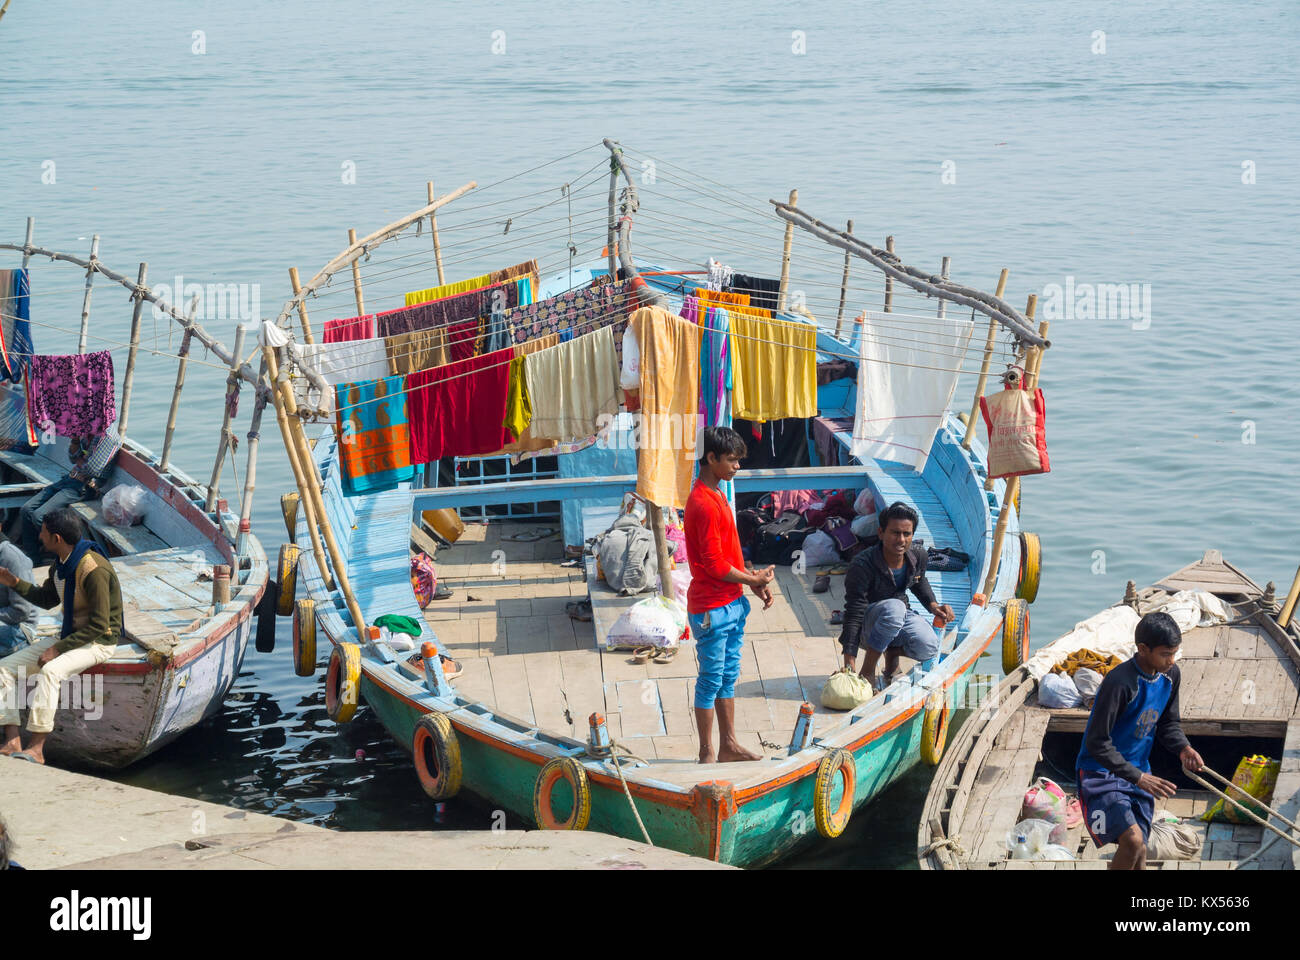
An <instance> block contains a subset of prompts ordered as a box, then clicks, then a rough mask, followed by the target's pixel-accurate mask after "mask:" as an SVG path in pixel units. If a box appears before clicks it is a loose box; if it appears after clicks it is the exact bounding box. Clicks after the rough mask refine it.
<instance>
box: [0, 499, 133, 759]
mask: <svg viewBox="0 0 1300 960" xmlns="http://www.w3.org/2000/svg"><path fill="white" fill-rule="evenodd" d="M80 536H81V519H80V518H79V517H78V516H77V515H76V514H75V513H73V512H72V510H70V509H68V508H64V509H62V510H55V511H54V512H53V513H51V514H49V515H48V516H46V518H45V522H44V523H43V524H42V525H41V546H42V547H44V548H45V549H46V550H48V551H50V553H52V554H54V556H55V557H56V558H58V563H57V564H55V565H53V566H51V567H50V572H49V576H48V577H47V579H46V581H45V583H44V584H43V585H42V586H39V587H37V586H35V585H33V584H31V583H28V582H27V581H26V580H19V579H18V577H16V576H14V574H13V572H12V571H10V570H6V569H4V568H0V584H3V585H4V586H6V587H9V588H11V589H13V590H16V591H17V592H18V593H19V594H20V595H21V596H23V597H25V598H26V599H28V600H30V601H32V602H33V603H35V604H36V605H37V606H40V607H44V608H45V609H47V610H48V609H50V608H51V607H53V606H54V605H55V604H61V605H62V608H63V628H62V629H61V630H60V631H59V636H58V637H46V638H45V639H43V640H38V641H36V642H35V643H33V644H31V645H30V646H28V647H26V648H25V649H22V650H19V651H18V652H17V653H13V654H10V655H9V656H7V657H5V658H4V659H3V660H0V726H3V727H4V742H3V743H0V754H12V755H13V756H15V757H18V758H20V759H23V760H30V761H32V762H33V763H44V762H45V753H44V749H45V739H46V737H47V736H48V735H49V733H50V731H51V730H53V729H54V711H55V709H56V708H57V707H58V705H59V686H60V684H62V683H63V681H65V680H67V679H68V678H69V677H74V676H76V675H77V674H79V673H81V672H82V671H83V670H88V669H89V668H91V667H93V666H96V665H98V664H101V663H103V662H104V661H105V660H108V659H109V658H110V657H112V656H113V651H114V650H115V649H116V648H117V644H118V642H119V640H120V639H121V637H122V627H123V624H122V591H121V589H120V587H119V586H118V583H117V574H116V573H114V572H113V565H112V564H111V563H109V562H108V558H107V557H105V556H104V555H103V554H102V553H100V552H99V547H98V546H96V545H95V544H94V543H93V542H92V541H90V540H81V539H78V538H79V537H80ZM32 671H35V672H36V689H35V691H34V692H33V694H32V701H31V709H30V710H29V711H28V717H27V729H28V731H29V732H30V733H31V735H32V736H31V740H30V741H29V742H28V744H27V749H26V750H25V751H24V750H23V749H22V741H21V740H20V739H19V732H18V707H19V691H18V686H19V685H20V684H23V685H24V689H26V688H25V684H26V680H27V675H28V673H30V672H32Z"/></svg>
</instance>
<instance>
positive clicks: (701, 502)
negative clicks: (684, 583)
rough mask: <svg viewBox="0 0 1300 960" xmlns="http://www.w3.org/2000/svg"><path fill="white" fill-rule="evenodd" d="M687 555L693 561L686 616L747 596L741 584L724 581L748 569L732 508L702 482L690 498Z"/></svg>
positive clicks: (688, 503)
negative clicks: (736, 571) (728, 576)
mask: <svg viewBox="0 0 1300 960" xmlns="http://www.w3.org/2000/svg"><path fill="white" fill-rule="evenodd" d="M684 523H685V526H686V552H687V554H688V555H689V556H690V558H691V585H690V588H689V589H688V590H687V591H686V612H687V613H703V612H704V611H705V610H716V609H717V608H718V607H725V606H726V605H727V604H729V603H732V602H733V601H735V600H739V599H740V597H741V595H742V594H743V593H744V592H745V590H744V588H743V587H742V586H741V585H740V584H738V583H728V582H727V581H726V580H723V579H722V578H723V577H724V576H725V575H726V574H728V573H730V572H731V569H732V567H735V568H736V569H737V570H744V569H745V556H744V554H742V553H741V552H740V535H739V534H737V533H736V518H735V517H734V516H733V515H732V513H731V504H729V503H727V498H726V497H724V496H723V495H722V494H720V493H718V492H717V491H716V490H710V489H709V488H708V487H706V486H705V485H704V484H702V483H700V482H699V481H698V480H697V481H696V482H695V486H693V487H692V488H691V495H690V496H689V497H687V498H686V519H685V521H684Z"/></svg>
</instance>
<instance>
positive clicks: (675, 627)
mask: <svg viewBox="0 0 1300 960" xmlns="http://www.w3.org/2000/svg"><path fill="white" fill-rule="evenodd" d="M686 629H687V627H686V608H685V607H684V606H682V605H681V604H680V603H678V602H677V601H676V600H669V599H668V598H667V597H664V596H662V595H660V594H655V595H654V596H653V597H646V598H645V599H644V600H638V601H637V602H636V603H634V604H632V606H631V607H629V608H628V609H627V610H625V611H624V612H623V614H622V616H620V617H619V618H618V619H617V620H615V621H614V625H613V626H611V627H610V628H609V633H608V635H606V637H605V648H606V649H609V650H613V649H616V648H619V647H631V648H633V649H635V648H636V647H645V646H651V647H658V648H660V649H666V648H668V647H675V646H677V645H678V644H679V643H680V642H681V638H682V634H683V633H685V632H686Z"/></svg>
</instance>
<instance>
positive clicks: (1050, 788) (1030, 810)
mask: <svg viewBox="0 0 1300 960" xmlns="http://www.w3.org/2000/svg"><path fill="white" fill-rule="evenodd" d="M1067 801H1068V798H1067V797H1066V795H1065V791H1064V790H1062V789H1061V787H1060V785H1059V784H1057V782H1056V781H1055V780H1049V779H1048V778H1047V777H1039V778H1038V779H1037V780H1036V781H1034V785H1033V786H1032V787H1030V788H1029V789H1028V790H1026V791H1025V799H1024V802H1023V803H1022V804H1021V806H1020V817H1021V819H1025V820H1029V819H1034V820H1046V821H1047V822H1048V823H1051V824H1052V833H1051V836H1050V837H1049V838H1048V839H1049V841H1050V842H1051V843H1064V842H1065V838H1066V832H1067V829H1068V828H1067V827H1066V804H1067Z"/></svg>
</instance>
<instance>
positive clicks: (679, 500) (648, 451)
mask: <svg viewBox="0 0 1300 960" xmlns="http://www.w3.org/2000/svg"><path fill="white" fill-rule="evenodd" d="M628 323H630V324H632V330H633V332H634V333H635V334H636V339H637V345H638V346H639V347H640V348H641V431H640V433H641V438H640V445H639V449H638V450H637V463H636V467H637V469H636V474H637V480H636V490H637V493H639V494H640V495H641V496H642V497H644V498H645V499H647V500H649V501H650V502H651V503H657V504H659V505H660V506H661V507H685V506H686V498H687V497H688V496H690V492H691V480H692V478H693V476H694V473H695V438H696V434H697V433H698V431H699V422H700V417H699V413H700V396H699V394H700V328H699V327H697V326H696V325H695V324H693V323H691V322H689V321H687V320H683V319H682V318H681V317H679V316H677V315H676V314H672V313H669V312H668V311H667V310H665V309H663V308H662V307H641V308H640V309H638V310H637V311H636V312H634V313H633V314H632V316H631V317H629V318H628Z"/></svg>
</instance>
